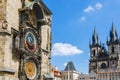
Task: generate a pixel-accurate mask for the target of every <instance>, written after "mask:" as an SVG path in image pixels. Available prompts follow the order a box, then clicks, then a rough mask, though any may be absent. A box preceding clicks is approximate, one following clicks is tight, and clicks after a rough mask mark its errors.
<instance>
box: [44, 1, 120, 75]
mask: <svg viewBox="0 0 120 80" xmlns="http://www.w3.org/2000/svg"><path fill="white" fill-rule="evenodd" d="M43 2H44V3H45V4H46V5H47V6H48V7H49V9H50V10H51V11H52V13H53V18H52V19H53V21H52V59H51V63H52V65H53V66H57V67H58V69H59V70H63V69H64V68H65V66H64V65H65V64H66V63H67V62H68V61H73V63H74V65H75V67H76V69H77V70H78V71H79V72H82V73H88V64H89V53H90V51H89V41H91V40H92V34H93V30H94V27H95V28H96V31H97V33H98V37H99V41H101V42H102V43H104V44H105V45H106V39H107V37H108V38H109V31H110V29H111V25H112V22H113V23H114V26H115V28H116V30H117V32H118V35H119V36H120V0H43Z"/></svg>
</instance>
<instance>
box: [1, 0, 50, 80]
mask: <svg viewBox="0 0 120 80" xmlns="http://www.w3.org/2000/svg"><path fill="white" fill-rule="evenodd" d="M51 16H52V13H51V11H50V10H49V9H48V8H47V7H46V6H45V4H44V3H43V2H42V1H41V0H0V63H1V65H0V80H44V79H46V78H50V79H52V77H51V65H50V59H51V57H50V56H51V21H52V19H51ZM48 76H49V77H48Z"/></svg>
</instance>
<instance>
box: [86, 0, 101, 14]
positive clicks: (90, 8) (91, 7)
mask: <svg viewBox="0 0 120 80" xmlns="http://www.w3.org/2000/svg"><path fill="white" fill-rule="evenodd" d="M102 7H103V5H102V4H101V3H100V2H97V3H96V4H95V7H93V6H91V5H89V6H88V7H87V8H86V9H84V12H86V13H90V12H92V11H96V10H100V9H101V8H102Z"/></svg>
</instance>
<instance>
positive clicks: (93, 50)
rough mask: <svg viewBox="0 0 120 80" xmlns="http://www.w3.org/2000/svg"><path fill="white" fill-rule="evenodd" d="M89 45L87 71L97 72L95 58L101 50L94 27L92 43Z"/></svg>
mask: <svg viewBox="0 0 120 80" xmlns="http://www.w3.org/2000/svg"><path fill="white" fill-rule="evenodd" d="M89 47H90V63H89V72H91V71H93V72H97V59H98V55H99V52H100V50H101V46H100V44H99V42H98V35H97V33H96V30H95V29H94V33H93V35H92V43H90V44H89Z"/></svg>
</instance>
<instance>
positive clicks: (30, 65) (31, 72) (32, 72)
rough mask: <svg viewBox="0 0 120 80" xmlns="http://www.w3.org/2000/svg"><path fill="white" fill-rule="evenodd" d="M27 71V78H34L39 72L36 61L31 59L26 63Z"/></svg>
mask: <svg viewBox="0 0 120 80" xmlns="http://www.w3.org/2000/svg"><path fill="white" fill-rule="evenodd" d="M25 73H26V75H27V78H29V79H34V78H35V76H36V73H37V67H36V65H35V63H34V62H32V61H30V62H27V63H26V64H25Z"/></svg>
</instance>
